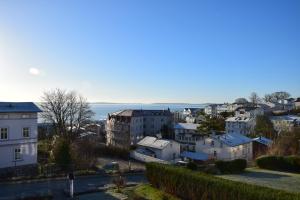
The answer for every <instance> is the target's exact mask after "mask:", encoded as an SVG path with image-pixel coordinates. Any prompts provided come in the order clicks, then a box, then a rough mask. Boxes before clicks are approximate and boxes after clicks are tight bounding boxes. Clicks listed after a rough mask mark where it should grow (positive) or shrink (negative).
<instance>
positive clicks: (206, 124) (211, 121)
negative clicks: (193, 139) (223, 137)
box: [198, 116, 225, 134]
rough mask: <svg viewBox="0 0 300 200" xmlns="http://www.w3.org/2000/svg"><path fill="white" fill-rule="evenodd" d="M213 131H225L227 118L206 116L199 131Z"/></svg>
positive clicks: (203, 132) (206, 132)
mask: <svg viewBox="0 0 300 200" xmlns="http://www.w3.org/2000/svg"><path fill="white" fill-rule="evenodd" d="M212 131H219V132H222V131H225V119H223V118H218V117H210V116H205V120H204V121H203V122H202V123H201V124H200V125H199V127H198V132H199V133H202V134H209V133H211V132H212Z"/></svg>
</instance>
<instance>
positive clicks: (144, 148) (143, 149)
mask: <svg viewBox="0 0 300 200" xmlns="http://www.w3.org/2000/svg"><path fill="white" fill-rule="evenodd" d="M137 145H138V148H137V149H136V152H138V153H140V154H143V155H146V156H150V157H154V158H157V159H160V160H164V161H172V160H175V159H177V158H179V156H180V144H179V143H177V142H176V141H172V140H163V139H158V138H155V137H150V136H147V137H145V138H144V139H142V140H141V141H139V142H138V144H137Z"/></svg>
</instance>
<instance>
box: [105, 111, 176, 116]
mask: <svg viewBox="0 0 300 200" xmlns="http://www.w3.org/2000/svg"><path fill="white" fill-rule="evenodd" d="M111 115H114V116H123V117H139V116H155V115H162V116H171V115H172V113H171V112H170V110H131V109H130V110H121V111H117V112H114V113H111Z"/></svg>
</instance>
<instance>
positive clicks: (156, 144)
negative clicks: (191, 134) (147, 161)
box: [138, 136, 171, 149]
mask: <svg viewBox="0 0 300 200" xmlns="http://www.w3.org/2000/svg"><path fill="white" fill-rule="evenodd" d="M170 143H171V141H169V140H162V139H157V138H155V137H150V136H147V137H145V138H144V139H142V140H141V141H139V142H138V145H140V146H144V147H151V148H154V149H164V148H165V147H166V146H168V144H170Z"/></svg>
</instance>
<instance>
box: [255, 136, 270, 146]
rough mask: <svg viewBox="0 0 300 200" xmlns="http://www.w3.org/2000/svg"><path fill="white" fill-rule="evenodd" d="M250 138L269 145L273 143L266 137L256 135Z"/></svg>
mask: <svg viewBox="0 0 300 200" xmlns="http://www.w3.org/2000/svg"><path fill="white" fill-rule="evenodd" d="M252 140H253V141H255V142H258V143H261V144H264V145H271V144H272V143H273V141H272V140H270V139H268V138H265V137H262V136H260V137H257V138H253V139H252Z"/></svg>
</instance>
